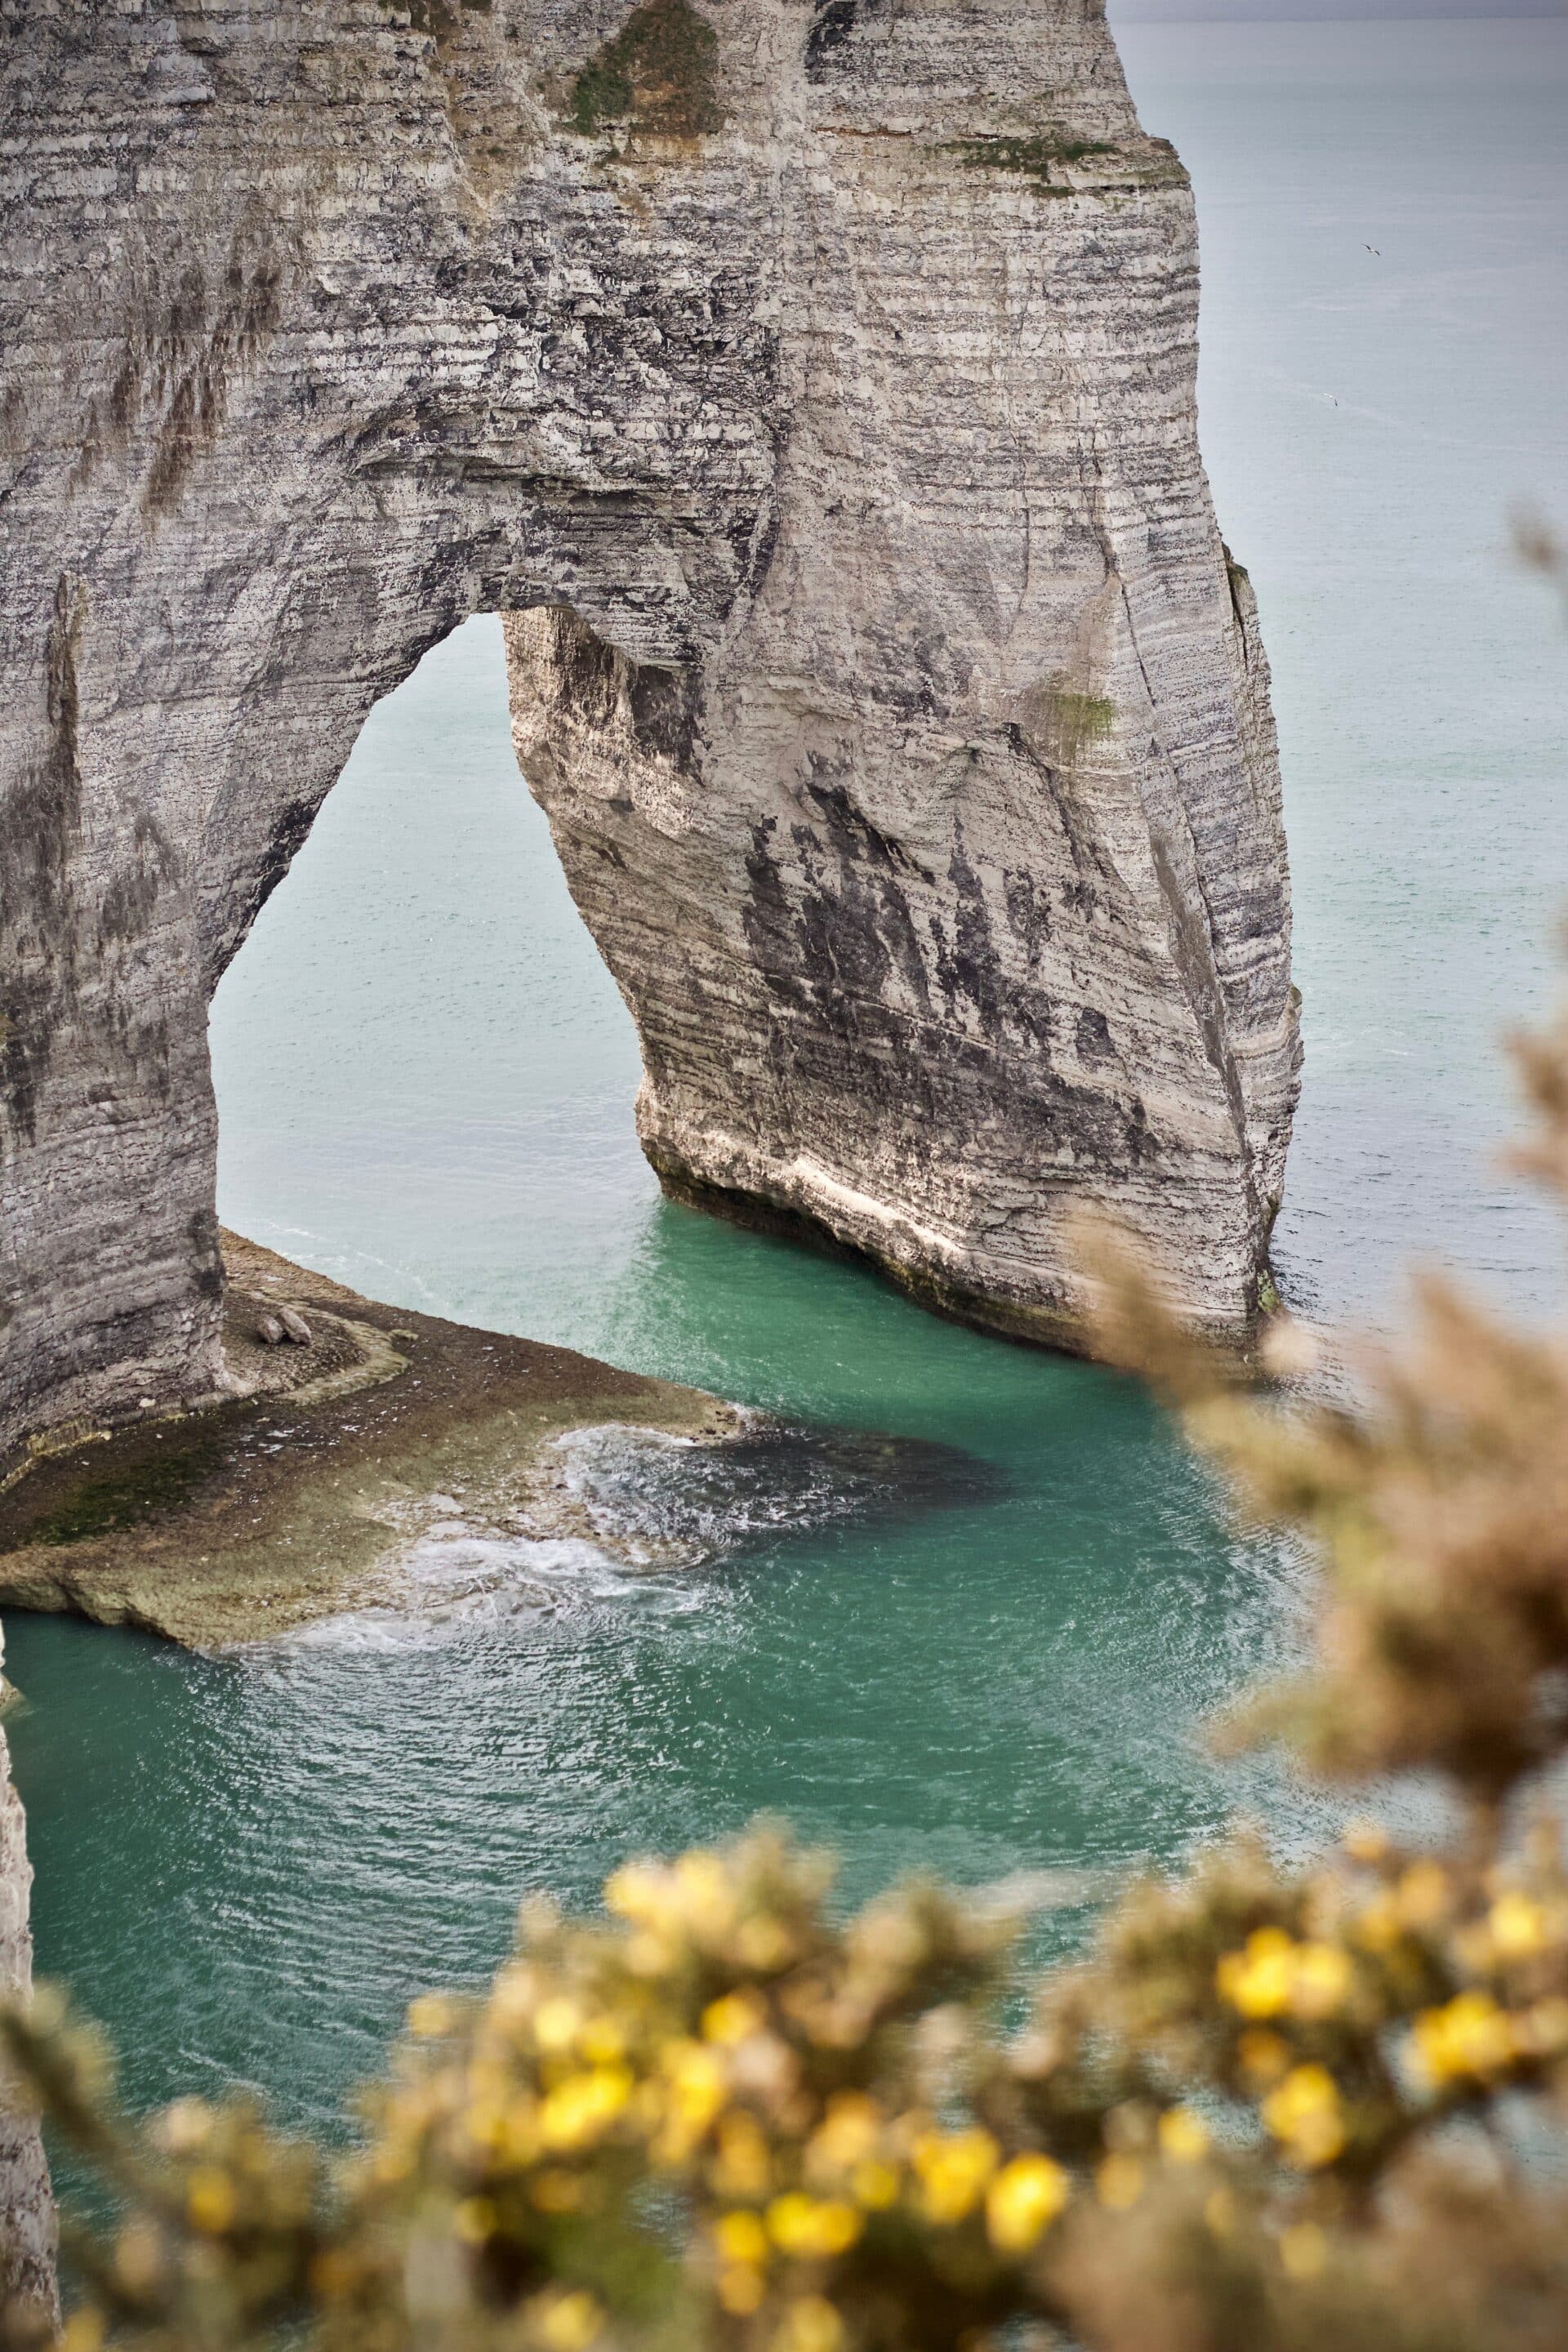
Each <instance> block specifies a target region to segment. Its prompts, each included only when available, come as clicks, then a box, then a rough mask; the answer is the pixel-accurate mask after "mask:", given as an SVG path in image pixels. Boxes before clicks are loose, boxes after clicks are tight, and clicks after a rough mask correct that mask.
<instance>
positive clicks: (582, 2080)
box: [539, 2066, 633, 2148]
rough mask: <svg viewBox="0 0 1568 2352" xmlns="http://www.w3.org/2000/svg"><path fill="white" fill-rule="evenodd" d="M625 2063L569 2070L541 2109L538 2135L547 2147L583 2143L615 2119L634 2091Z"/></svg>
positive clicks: (561, 2146)
mask: <svg viewBox="0 0 1568 2352" xmlns="http://www.w3.org/2000/svg"><path fill="white" fill-rule="evenodd" d="M632 2087H633V2086H632V2077H631V2074H630V2072H629V2070H628V2069H627V2068H626V2067H625V2066H595V2067H594V2068H593V2069H592V2070H591V2071H590V2072H589V2073H587V2074H568V2076H567V2077H566V2080H565V2081H564V2082H563V2083H558V2084H556V2086H555V2088H554V2090H552V2092H551V2093H550V2094H549V2095H548V2097H547V2098H546V2099H545V2100H544V2101H543V2103H542V2105H541V2107H540V2110H539V2136H540V2137H541V2138H542V2141H543V2142H544V2145H545V2147H557V2148H569V2147H583V2146H584V2144H585V2143H586V2142H587V2141H589V2140H593V2139H596V2138H597V2137H599V2135H600V2133H601V2132H603V2131H604V2130H605V2128H606V2127H607V2126H609V2125H610V2124H612V2123H614V2121H615V2119H616V2116H618V2115H619V2114H620V2112H621V2110H622V2108H623V2107H624V2106H625V2105H626V2102H627V2100H628V2099H629V2098H630V2097H631V2095H632Z"/></svg>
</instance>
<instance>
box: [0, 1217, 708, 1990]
mask: <svg viewBox="0 0 1568 2352" xmlns="http://www.w3.org/2000/svg"><path fill="white" fill-rule="evenodd" d="M224 1258H225V1265H226V1273H227V1295H226V1315H225V1343H224V1344H225V1354H226V1361H227V1365H228V1368H229V1369H228V1378H227V1381H226V1386H225V1389H224V1391H222V1392H220V1393H218V1394H216V1395H215V1397H214V1398H213V1399H212V1400H211V1402H208V1403H207V1404H206V1405H205V1407H201V1408H199V1409H196V1410H194V1411H190V1412H179V1413H174V1414H170V1413H167V1412H159V1411H158V1410H157V1409H156V1408H155V1407H153V1405H152V1402H151V1400H150V1401H149V1410H148V1412H146V1414H145V1415H144V1417H143V1418H142V1420H141V1421H140V1422H138V1423H135V1424H134V1425H132V1426H130V1427H121V1428H119V1429H116V1430H113V1431H103V1432H99V1431H92V1430H88V1429H76V1430H62V1431H60V1432H58V1433H56V1435H55V1437H54V1439H53V1440H52V1441H51V1442H50V1444H48V1445H47V1447H46V1448H43V1449H35V1450H33V1451H32V1452H30V1453H29V1454H26V1455H25V1456H24V1457H23V1458H22V1460H21V1462H20V1463H18V1464H17V1465H16V1467H14V1468H13V1470H12V1472H11V1475H9V1477H8V1478H7V1479H6V1480H5V1483H4V1485H3V1486H0V1605H4V1606H5V1607H10V1608H23V1609H42V1610H70V1611H74V1612H76V1613H78V1614H79V1615H81V1616H85V1617H92V1618H96V1619H98V1620H99V1621H100V1622H102V1623H105V1624H110V1625H135V1626H140V1627H142V1628H144V1629H145V1630H146V1631H148V1632H151V1633H161V1634H164V1635H166V1636H167V1637H168V1638H170V1639H171V1640H173V1641H176V1642H182V1643H185V1644H186V1645H187V1646H189V1647H191V1648H196V1649H216V1648H221V1647H226V1646H227V1645H229V1644H231V1643H242V1642H249V1641H255V1640H257V1639H260V1638H266V1637H270V1636H276V1635H279V1634H281V1633H293V1632H297V1631H299V1630H300V1628H302V1627H304V1626H307V1625H310V1624H312V1623H316V1622H319V1621H321V1620H323V1619H326V1618H330V1617H338V1616H342V1614H343V1613H344V1612H351V1611H363V1610H383V1611H396V1610H397V1609H399V1608H400V1607H402V1608H413V1607H415V1606H416V1605H419V1604H420V1603H421V1602H422V1601H425V1600H427V1598H428V1595H427V1594H422V1593H419V1592H417V1591H413V1590H411V1589H410V1586H409V1583H408V1581H407V1580H406V1578H405V1576H404V1575H403V1574H402V1572H401V1568H400V1563H401V1562H403V1561H404V1560H405V1559H407V1557H408V1555H409V1553H410V1551H411V1550H412V1549H415V1548H416V1547H417V1545H418V1544H419V1542H420V1540H421V1538H422V1537H424V1536H425V1535H426V1533H427V1532H428V1530H429V1529H430V1528H432V1527H433V1526H437V1525H440V1524H442V1523H443V1522H447V1523H449V1522H450V1521H451V1520H452V1519H453V1517H455V1516H456V1515H458V1513H461V1514H463V1515H464V1517H465V1518H466V1519H467V1520H468V1522H470V1523H473V1524H477V1525H479V1526H481V1527H483V1528H485V1529H486V1530H488V1531H489V1532H491V1533H492V1534H495V1535H500V1536H503V1537H506V1536H510V1537H517V1536H521V1537H523V1538H529V1539H533V1540H538V1539H541V1538H586V1539H590V1540H594V1541H596V1542H597V1541H601V1540H602V1539H603V1530H602V1529H601V1528H598V1527H596V1526H595V1524H594V1523H593V1522H592V1521H591V1519H590V1517H589V1516H588V1514H587V1511H586V1509H585V1507H584V1504H583V1502H582V1501H581V1500H580V1498H579V1497H578V1496H577V1495H576V1494H575V1493H574V1490H573V1488H572V1486H571V1484H570V1482H569V1481H567V1480H565V1479H563V1476H562V1475H561V1465H560V1462H559V1459H558V1457H557V1456H556V1454H554V1453H553V1452H552V1441H555V1440H558V1439H560V1438H561V1437H563V1435H564V1434H565V1433H569V1432H572V1431H576V1430H580V1429H583V1428H584V1427H589V1428H596V1427H598V1426H600V1425H601V1424H604V1423H615V1424H617V1425H619V1426H621V1427H626V1426H627V1425H630V1426H632V1427H636V1428H645V1429H650V1430H657V1431H660V1432H663V1433H667V1434H668V1435H670V1436H673V1437H678V1438H689V1439H698V1440H707V1441H710V1443H722V1442H724V1441H725V1440H727V1439H732V1438H733V1436H734V1434H735V1433H736V1432H737V1430H738V1428H739V1427H740V1426H741V1418H740V1416H739V1415H738V1414H737V1412H736V1411H735V1409H734V1408H733V1407H732V1406H730V1405H726V1404H722V1403H721V1402H719V1401H718V1400H717V1399H716V1398H714V1397H710V1396H707V1395H704V1394H703V1393H702V1392H701V1391H700V1390H696V1389H687V1388H679V1387H676V1386H674V1385H673V1384H672V1383H670V1382H668V1381H657V1380H647V1379H644V1378H642V1377H641V1376H640V1375H638V1374H637V1373H635V1372H623V1371H616V1370H614V1369H613V1368H612V1367H611V1366H610V1365H608V1364H601V1363H597V1362H595V1360H593V1359H592V1358H591V1357H587V1356H578V1355H574V1354H572V1353H571V1352H570V1351H569V1350H568V1349H564V1348H546V1347H541V1346H539V1345H538V1344H537V1343H535V1342H534V1341H532V1340H528V1339H508V1338H506V1337H505V1336H504V1335H502V1334H501V1333H500V1332H495V1331H481V1330H474V1329H471V1328H468V1326H467V1325H464V1324H459V1323H447V1322H445V1321H443V1320H442V1319H441V1318H439V1317H438V1316H434V1315H414V1314H410V1313H408V1312H407V1311H406V1310H405V1309H404V1308H401V1307H386V1306H382V1305H379V1304H378V1303H377V1302H376V1301H375V1300H374V1299H368V1298H362V1297H359V1295H358V1294H357V1293H356V1292H354V1291H353V1290H348V1289H345V1288H344V1287H343V1286H342V1285H341V1284H339V1283H335V1282H331V1281H329V1280H328V1279H327V1278H326V1277H325V1276H321V1275H317V1274H310V1273H308V1272H307V1271H306V1269H305V1268H304V1267H303V1266H298V1265H291V1264H290V1263H289V1260H288V1259H287V1258H282V1257H278V1256H275V1255H273V1254H272V1253H271V1252H270V1251H268V1250H264V1249H259V1248H258V1247H257V1246H256V1244H254V1243H251V1242H247V1241H243V1240H241V1239H240V1238H239V1236H238V1235H237V1234H225V1235H224ZM284 1317H287V1318H289V1320H291V1321H292V1322H294V1323H295V1324H296V1325H297V1326H299V1328H300V1329H301V1330H302V1331H303V1333H304V1334H305V1335H306V1339H305V1342H304V1343H301V1342H300V1341H299V1340H289V1339H277V1340H274V1339H271V1338H270V1335H269V1334H268V1336H267V1337H263V1336H262V1335H263V1332H264V1330H265V1329H266V1327H268V1326H269V1325H272V1324H274V1323H276V1322H278V1321H279V1319H280V1318H284ZM0 1958H3V1955H0Z"/></svg>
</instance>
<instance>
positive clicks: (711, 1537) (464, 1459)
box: [0, 1234, 984, 1650]
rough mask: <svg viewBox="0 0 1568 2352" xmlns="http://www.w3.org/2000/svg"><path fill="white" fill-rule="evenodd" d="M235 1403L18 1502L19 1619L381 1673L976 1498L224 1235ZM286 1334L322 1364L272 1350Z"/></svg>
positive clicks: (899, 1462)
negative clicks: (240, 1646)
mask: <svg viewBox="0 0 1568 2352" xmlns="http://www.w3.org/2000/svg"><path fill="white" fill-rule="evenodd" d="M224 1260H225V1267H226V1274H227V1277H228V1290H227V1297H226V1310H225V1340H224V1349H225V1358H226V1368H227V1379H228V1386H227V1388H226V1391H224V1393H223V1394H222V1395H221V1396H218V1397H216V1398H215V1399H214V1400H213V1402H211V1403H210V1404H209V1405H208V1406H206V1407H205V1409H202V1410H198V1411H195V1412H187V1413H183V1414H175V1415H159V1416H155V1415H153V1413H151V1412H150V1413H149V1415H148V1417H147V1419H146V1420H145V1421H144V1422H142V1423H139V1424H135V1425H132V1426H131V1427H129V1428H121V1429H120V1430H117V1431H113V1432H96V1431H91V1430H81V1431H79V1432H76V1433H61V1438H62V1440H63V1441H64V1442H61V1443H58V1444H56V1446H55V1447H53V1448H51V1449H50V1450H48V1451H47V1452H35V1453H34V1454H31V1455H30V1456H28V1457H26V1458H25V1460H24V1461H23V1462H22V1463H21V1464H19V1465H16V1467H15V1468H13V1469H12V1471H11V1473H10V1475H9V1476H8V1477H7V1478H6V1479H5V1482H4V1484H0V1605H3V1606H5V1607H8V1608H23V1609H37V1610H49V1611H57V1610H66V1611H72V1612H76V1613H77V1614H79V1615H80V1616H84V1617H89V1618H95V1619H97V1620H99V1621H100V1622H103V1623H106V1624H114V1625H121V1624H124V1625H134V1626H138V1627H141V1628H142V1629H143V1630H144V1631H147V1632H150V1633H160V1634H163V1635H165V1636H166V1637H167V1638H169V1639H170V1640H172V1641H175V1642H180V1643H184V1644H185V1645H186V1646H187V1647H188V1648H192V1649H201V1650H214V1649H222V1648H226V1647H229V1646H231V1645H234V1644H237V1643H254V1642H258V1641H276V1640H277V1639H279V1637H282V1636H288V1637H299V1636H300V1635H302V1634H305V1633H310V1635H311V1637H312V1638H328V1639H336V1638H339V1636H340V1635H341V1636H342V1638H343V1639H344V1640H345V1641H347V1642H348V1643H351V1644H353V1643H355V1642H356V1640H358V1637H360V1636H362V1635H363V1636H365V1637H366V1638H365V1639H364V1640H363V1641H360V1643H359V1645H360V1646H364V1647H368V1648H371V1649H374V1648H376V1647H380V1646H391V1645H393V1644H394V1643H395V1642H396V1641H397V1640H399V1639H400V1638H401V1637H400V1636H399V1635H398V1633H397V1629H398V1627H399V1626H400V1625H406V1626H407V1627H408V1628H409V1629H410V1631H411V1632H414V1631H416V1630H419V1629H423V1630H424V1631H425V1632H426V1633H441V1632H444V1631H447V1630H450V1629H452V1628H454V1627H458V1628H460V1627H462V1626H463V1625H466V1624H471V1623H473V1622H475V1621H476V1620H480V1619H483V1618H485V1617H494V1616H501V1615H511V1616H516V1615H520V1614H526V1613H528V1612H530V1611H531V1610H533V1609H538V1608H549V1607H552V1606H555V1605H561V1604H562V1602H563V1599H564V1597H565V1596H566V1594H567V1592H568V1591H569V1589H570V1586H571V1584H572V1582H573V1580H574V1579H575V1580H582V1579H583V1578H584V1577H586V1578H587V1579H588V1580H590V1581H592V1580H595V1579H596V1578H602V1577H603V1575H604V1574H605V1573H609V1574H612V1575H617V1576H619V1575H640V1576H645V1577H648V1578H650V1579H654V1578H657V1577H658V1574H659V1573H660V1572H661V1571H663V1570H669V1569H671V1568H686V1567H689V1566H690V1565H691V1564H692V1563H694V1562H696V1561H700V1560H702V1559H710V1558H712V1557H713V1556H715V1555H716V1554H719V1553H721V1552H724V1551H727V1550H730V1549H733V1548H734V1547H735V1545H736V1544H737V1543H740V1542H743V1541H744V1540H746V1538H749V1537H752V1536H758V1535H763V1534H776V1533H778V1532H780V1531H787V1530H789V1529H790V1528H805V1527H811V1526H820V1525H822V1524H824V1523H825V1522H826V1521H828V1520H832V1519H837V1518H846V1517H864V1516H867V1515H868V1514H869V1513H873V1512H878V1513H879V1512H885V1511H890V1510H907V1509H910V1508H914V1509H920V1508H924V1507H930V1506H932V1505H936V1504H940V1503H942V1502H943V1501H947V1500H950V1499H962V1498H963V1497H964V1496H970V1495H972V1494H973V1490H974V1486H975V1482H976V1480H977V1479H978V1478H981V1477H982V1476H984V1472H983V1470H982V1468H981V1466H980V1465H976V1464H974V1463H972V1462H971V1461H970V1460H969V1459H968V1457H967V1456H965V1455H963V1454H959V1453H957V1452H956V1451H953V1450H951V1449H948V1448H945V1447H942V1446H932V1445H926V1444H919V1443H914V1442H910V1441H907V1440H902V1439H896V1438H886V1437H879V1436H876V1435H872V1434H866V1433H858V1432H852V1431H849V1432H840V1431H826V1430H814V1429H807V1428H800V1427H793V1426H791V1425H789V1424H785V1423H778V1422H775V1421H773V1420H771V1419H770V1418H768V1417H767V1416H765V1415H762V1414H759V1413H755V1412H749V1411H747V1410H746V1409H745V1408H743V1407H741V1406H737V1405H733V1404H729V1403H726V1402H722V1401H721V1399H719V1398H717V1397H713V1396H710V1395H707V1394H705V1393H704V1392H703V1391H701V1390H699V1389H689V1388H682V1387H679V1386H677V1385H676V1384H675V1383H673V1382H671V1381H660V1380H651V1379H648V1378H646V1377H645V1376H643V1375H642V1374H640V1373H637V1372H627V1371H622V1370H617V1369H616V1367H614V1366H613V1365H610V1364H605V1363H600V1362H597V1361H595V1359H594V1358H592V1357H588V1356H579V1355H576V1354H574V1353H573V1352H572V1351H571V1350H570V1349H564V1348H551V1347H545V1346H542V1345H541V1344H539V1343H538V1342H536V1341H534V1340H530V1339H513V1338H510V1337H508V1336H507V1335H505V1334H503V1333H501V1332H497V1331H484V1330H476V1329H473V1328H470V1327H468V1325H466V1324H460V1323H448V1322H446V1321H444V1320H443V1319H442V1318H439V1317H437V1316H433V1315H416V1314H412V1313H409V1312H408V1311H407V1310H405V1309H404V1308H401V1307H388V1306H385V1305H383V1304H380V1303H378V1302H377V1301H375V1300H374V1299H368V1298H363V1297H360V1296H359V1294H358V1293H357V1292H355V1291H353V1290H349V1289H346V1288H344V1287H343V1286H342V1285H341V1284H339V1283H335V1282H332V1281H330V1280H329V1279H328V1278H327V1277H326V1276H322V1275H318V1274H312V1273H310V1272H309V1271H307V1269H306V1268H304V1267H303V1266H299V1265H293V1264H291V1263H290V1261H289V1259H287V1258H283V1257H279V1256H277V1255H274V1254H273V1253H272V1252H271V1251H268V1250H264V1249H261V1248H258V1246H257V1245H256V1244H254V1243H251V1242H247V1241H245V1240H242V1239H241V1238H240V1237H239V1236H238V1235H237V1234H225V1235H224ZM286 1315H289V1316H291V1317H292V1318H295V1319H296V1320H297V1321H298V1322H300V1324H301V1325H302V1326H303V1327H304V1328H307V1330H308V1333H309V1339H308V1343H307V1344H299V1343H296V1344H292V1345H279V1344H278V1343H277V1342H276V1341H275V1340H274V1339H271V1338H270V1337H265V1338H264V1337H263V1336H262V1334H263V1331H264V1329H266V1328H267V1327H268V1326H269V1325H270V1324H272V1323H282V1322H283V1320H284V1318H285V1316H286Z"/></svg>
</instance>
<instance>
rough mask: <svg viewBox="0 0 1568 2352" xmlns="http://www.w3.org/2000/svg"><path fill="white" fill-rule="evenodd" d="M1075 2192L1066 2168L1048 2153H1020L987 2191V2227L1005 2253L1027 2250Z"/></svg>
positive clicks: (1019, 2252) (996, 2177)
mask: <svg viewBox="0 0 1568 2352" xmlns="http://www.w3.org/2000/svg"><path fill="white" fill-rule="evenodd" d="M1071 2193H1072V2182H1071V2179H1070V2178H1069V2176H1068V2173H1067V2171H1066V2170H1065V2169H1064V2168H1063V2167H1062V2166H1061V2165H1059V2164H1057V2163H1056V2162H1054V2161H1053V2159H1052V2158H1050V2157H1048V2156H1039V2155H1036V2154H1033V2153H1031V2154H1029V2155H1026V2156H1016V2157H1015V2158H1013V2161H1012V2163H1011V2164H1007V2165H1004V2167H1003V2168H1002V2170H1001V2171H1000V2172H999V2173H997V2175H996V2176H995V2178H994V2180H993V2181H992V2182H991V2185H990V2187H989V2188H988V2189H986V2192H985V2228H986V2232H987V2234H988V2236H989V2237H990V2240H991V2242H992V2244H993V2245H994V2247H995V2248H996V2249H997V2251H998V2252H1001V2253H1004V2254H1022V2253H1026V2252H1028V2250H1029V2248H1030V2247H1031V2246H1032V2245H1034V2244H1035V2242H1037V2239H1038V2238H1039V2236H1040V2234H1041V2232H1042V2231H1044V2230H1045V2229H1046V2228H1047V2225H1048V2224H1049V2223H1050V2222H1052V2221H1055V2220H1056V2218H1057V2215H1058V2213H1059V2212H1060V2211H1061V2210H1062V2208H1063V2207H1064V2206H1065V2205H1066V2203H1067V2201H1068V2197H1069V2196H1070V2195H1071Z"/></svg>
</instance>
